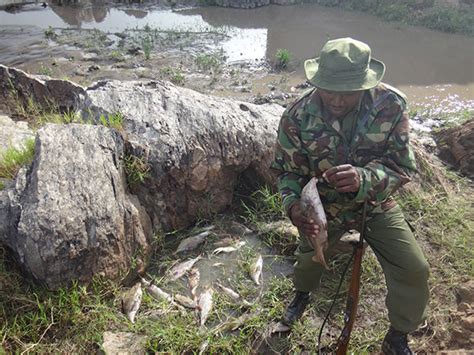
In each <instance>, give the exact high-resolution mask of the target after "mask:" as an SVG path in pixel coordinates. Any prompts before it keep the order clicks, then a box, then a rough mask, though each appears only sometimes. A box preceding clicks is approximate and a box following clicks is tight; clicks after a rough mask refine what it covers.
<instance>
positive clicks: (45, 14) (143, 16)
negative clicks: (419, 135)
mask: <svg viewBox="0 0 474 355" xmlns="http://www.w3.org/2000/svg"><path fill="white" fill-rule="evenodd" d="M31 25H34V26H37V27H39V28H41V29H42V31H43V30H44V29H46V28H48V27H49V26H51V27H53V28H72V29H74V28H77V29H79V28H82V29H92V28H96V29H100V30H102V31H106V32H121V31H126V30H127V29H132V28H143V27H144V26H146V25H148V26H152V27H154V28H159V29H163V30H177V29H179V30H183V29H187V30H190V31H193V30H194V31H195V30H202V29H216V30H219V31H225V32H226V33H227V35H228V39H227V40H225V41H224V42H222V43H220V44H219V45H220V46H221V47H222V50H223V52H224V53H225V55H226V57H227V60H228V61H230V62H232V61H241V60H246V61H256V62H258V61H261V60H265V59H267V60H273V59H274V56H275V53H276V51H277V50H278V49H279V48H285V49H288V50H289V51H290V53H291V54H292V57H293V60H292V68H293V69H294V71H293V72H292V73H291V74H290V75H291V77H292V80H294V81H295V82H297V81H300V82H301V81H303V80H304V74H303V69H302V63H303V61H304V59H307V58H310V57H314V56H316V54H317V53H318V52H319V50H320V48H321V47H322V46H323V44H324V43H325V42H326V41H327V39H330V38H337V37H346V36H351V37H353V38H356V39H360V40H363V41H365V42H367V43H368V44H369V45H370V46H371V48H372V53H373V55H374V57H376V58H377V59H380V60H382V61H383V62H384V63H385V64H386V65H387V71H386V75H385V79H384V81H386V82H388V83H390V84H393V85H395V86H397V87H398V88H400V89H401V90H403V91H404V92H405V93H406V94H407V95H408V96H409V98H410V101H411V102H412V103H414V104H415V105H419V106H423V105H434V106H436V105H439V104H442V105H443V107H445V108H448V109H450V110H451V109H452V110H454V111H455V110H464V109H469V110H472V109H473V108H474V38H472V37H466V36H462V35H453V34H446V33H441V32H437V31H432V30H428V29H425V28H420V27H412V26H406V25H402V24H397V23H386V22H383V21H381V20H379V19H377V18H375V17H373V16H370V15H366V14H363V13H354V12H347V11H344V10H340V9H335V8H325V7H321V6H317V5H313V4H304V5H297V6H266V7H261V8H258V9H253V10H240V9H229V8H219V7H207V8H189V9H175V10H171V9H170V8H163V7H162V6H161V7H160V6H157V5H156V4H154V5H152V4H146V3H145V4H143V3H142V4H140V5H137V4H123V3H117V4H115V5H110V3H108V4H106V3H105V2H101V1H94V2H89V1H85V2H80V1H79V2H75V3H74V5H62V6H59V5H57V4H56V5H55V4H53V3H52V4H50V5H49V6H47V7H42V6H41V4H40V3H37V4H30V5H25V6H23V7H21V8H19V9H16V10H15V11H14V12H6V11H0V31H2V32H1V33H2V40H1V42H3V44H2V43H1V42H0V63H2V64H6V65H11V63H15V60H16V61H18V60H19V55H20V54H19V53H17V52H18V51H21V50H23V52H24V53H25V55H27V54H26V52H27V49H25V48H23V49H22V48H21V44H18V43H22V42H21V40H19V37H18V33H16V34H15V36H10V37H9V28H12V27H11V26H16V27H18V26H24V27H25V31H24V33H25V36H26V37H28V36H29V35H28V33H29V32H28V29H29V28H31V27H29V26H31ZM20 37H21V36H20ZM14 43H16V44H14ZM25 43H27V42H25ZM25 46H27V44H25Z"/></svg>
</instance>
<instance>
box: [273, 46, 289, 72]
mask: <svg viewBox="0 0 474 355" xmlns="http://www.w3.org/2000/svg"><path fill="white" fill-rule="evenodd" d="M291 58H292V54H291V52H290V51H289V50H288V49H282V48H279V49H277V52H276V54H275V60H276V62H275V67H276V68H277V69H280V70H281V69H287V68H288V66H289V64H290V61H291Z"/></svg>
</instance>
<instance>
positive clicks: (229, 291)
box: [217, 283, 240, 301]
mask: <svg viewBox="0 0 474 355" xmlns="http://www.w3.org/2000/svg"><path fill="white" fill-rule="evenodd" d="M217 287H219V289H221V290H222V292H224V293H225V294H226V295H227V296H229V297H230V298H232V299H234V300H236V301H238V300H240V295H239V294H238V293H237V292H235V291H234V290H233V289H231V288H228V287H225V286H223V285H221V284H220V283H217Z"/></svg>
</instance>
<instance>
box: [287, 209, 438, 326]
mask: <svg viewBox="0 0 474 355" xmlns="http://www.w3.org/2000/svg"><path fill="white" fill-rule="evenodd" d="M366 225H367V228H366V233H365V240H366V241H367V243H368V244H369V245H370V247H371V248H372V250H373V251H374V253H375V255H376V256H377V259H378V261H379V263H380V265H381V266H382V269H383V272H384V275H385V282H386V285H387V291H388V293H387V297H386V300H385V302H386V305H387V308H388V317H389V320H390V323H391V325H392V326H393V327H394V328H395V329H397V330H400V331H403V332H406V333H409V332H412V331H414V330H415V329H416V328H417V327H418V326H419V325H420V324H421V323H422V322H423V320H424V318H425V309H426V304H427V302H428V297H429V289H428V275H429V266H428V262H427V261H426V259H425V257H424V256H423V252H422V251H421V249H420V247H419V246H418V244H417V242H416V240H415V238H414V236H413V233H412V232H411V230H410V228H409V226H408V224H407V223H406V221H405V218H404V216H403V213H402V211H401V209H400V207H399V206H396V207H393V208H392V209H390V210H389V211H386V212H385V213H383V214H378V215H376V216H375V217H373V218H371V219H369V220H368V221H367V224H366ZM344 232H345V231H344V230H343V229H341V227H338V226H335V225H333V224H330V225H329V228H328V234H329V247H328V250H327V251H326V255H327V254H330V252H331V249H332V248H334V246H335V245H336V243H337V241H338V240H339V239H340V238H341V236H342V235H343V234H344ZM313 255H314V252H313V250H312V249H311V247H310V246H309V245H308V243H307V241H306V238H304V237H301V238H300V244H299V247H298V250H297V252H296V261H297V262H296V264H295V270H294V274H293V283H294V286H295V288H296V290H298V291H306V292H309V291H314V290H315V289H317V288H318V286H319V283H320V280H321V275H322V273H323V271H324V269H323V267H322V266H321V265H320V264H319V263H315V262H313V261H312V260H311V257H312V256H313ZM363 299H364V297H363V295H362V298H361V300H362V302H363Z"/></svg>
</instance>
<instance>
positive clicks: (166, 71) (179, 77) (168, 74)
mask: <svg viewBox="0 0 474 355" xmlns="http://www.w3.org/2000/svg"><path fill="white" fill-rule="evenodd" d="M160 79H165V80H169V81H171V82H172V83H173V84H175V85H181V86H182V85H184V81H185V77H184V74H183V73H182V71H181V69H179V68H172V67H169V66H166V67H163V68H161V69H160Z"/></svg>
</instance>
